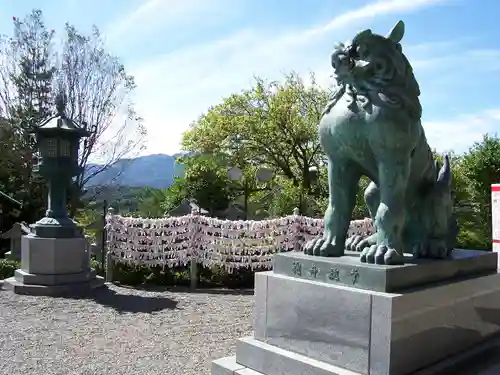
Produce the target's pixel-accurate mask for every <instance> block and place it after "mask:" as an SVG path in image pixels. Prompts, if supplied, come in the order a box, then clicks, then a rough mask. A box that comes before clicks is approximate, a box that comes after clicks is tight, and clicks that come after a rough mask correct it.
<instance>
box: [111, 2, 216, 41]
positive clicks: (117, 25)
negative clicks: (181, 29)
mask: <svg viewBox="0 0 500 375" xmlns="http://www.w3.org/2000/svg"><path fill="white" fill-rule="evenodd" d="M217 3H218V0H212V1H205V0H148V1H146V2H143V3H142V5H140V6H139V7H138V8H135V9H134V10H132V11H131V12H129V13H128V14H126V15H124V16H120V17H118V19H117V20H116V21H115V22H112V23H111V24H109V25H108V26H107V27H106V30H105V32H104V34H105V35H106V40H107V41H108V42H115V41H117V40H119V39H120V38H126V39H127V40H129V39H130V38H131V37H132V38H133V37H138V36H140V35H142V36H144V35H145V34H147V32H148V31H152V30H154V29H155V28H156V27H158V26H161V25H168V26H169V27H171V28H175V27H178V26H180V25H186V24H189V23H190V22H192V21H193V18H194V17H197V16H202V15H206V13H207V12H208V11H210V10H213V8H214V7H216V5H217ZM216 8H219V7H216Z"/></svg>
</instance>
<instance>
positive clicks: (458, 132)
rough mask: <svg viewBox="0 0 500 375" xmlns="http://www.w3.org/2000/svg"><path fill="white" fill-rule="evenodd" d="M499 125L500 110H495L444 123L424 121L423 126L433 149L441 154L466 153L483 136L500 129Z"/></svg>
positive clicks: (464, 116)
mask: <svg viewBox="0 0 500 375" xmlns="http://www.w3.org/2000/svg"><path fill="white" fill-rule="evenodd" d="M499 123H500V108H494V109H488V110H484V111H481V112H479V113H475V114H469V115H458V116H456V117H452V118H450V119H447V120H442V121H439V120H436V121H424V122H423V126H424V129H425V131H426V135H427V139H428V141H429V144H430V145H431V146H432V147H433V148H436V149H437V150H438V151H440V152H443V151H449V150H455V151H457V152H465V151H467V150H468V149H469V147H470V146H471V145H472V144H473V143H474V142H479V141H481V140H482V139H483V134H485V133H492V132H493V131H494V130H495V129H498V128H499V127H498V124H499Z"/></svg>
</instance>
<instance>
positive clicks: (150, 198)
mask: <svg viewBox="0 0 500 375" xmlns="http://www.w3.org/2000/svg"><path fill="white" fill-rule="evenodd" d="M167 195H168V190H167V189H155V188H150V187H145V188H144V189H142V190H141V192H140V193H139V197H138V202H139V204H138V212H139V215H141V216H142V217H152V218H153V217H154V218H157V217H163V216H164V215H165V210H164V209H163V202H165V200H166V199H167Z"/></svg>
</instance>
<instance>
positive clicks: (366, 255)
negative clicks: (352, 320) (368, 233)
mask: <svg viewBox="0 0 500 375" xmlns="http://www.w3.org/2000/svg"><path fill="white" fill-rule="evenodd" d="M360 260H361V262H362V263H371V264H386V265H396V264H404V256H403V254H401V253H400V252H398V251H397V250H396V249H393V248H390V247H388V246H385V245H372V246H370V247H366V248H365V249H364V250H363V252H362V253H361V256H360Z"/></svg>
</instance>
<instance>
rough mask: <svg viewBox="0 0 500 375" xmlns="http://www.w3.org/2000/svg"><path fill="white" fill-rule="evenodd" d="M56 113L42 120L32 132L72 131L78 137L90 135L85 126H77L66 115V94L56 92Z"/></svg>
mask: <svg viewBox="0 0 500 375" xmlns="http://www.w3.org/2000/svg"><path fill="white" fill-rule="evenodd" d="M55 102H56V114H55V115H54V116H52V117H50V118H49V119H47V120H45V121H43V122H42V123H41V124H40V125H38V126H36V127H35V128H34V129H33V130H32V132H34V133H54V132H65V133H74V134H77V135H79V136H80V137H88V136H90V132H89V131H88V130H87V129H86V127H81V126H79V125H78V124H77V123H76V122H75V121H73V120H72V119H70V118H69V117H67V116H66V112H65V109H66V102H67V99H66V95H65V94H58V95H57V97H56V100H55Z"/></svg>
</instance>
